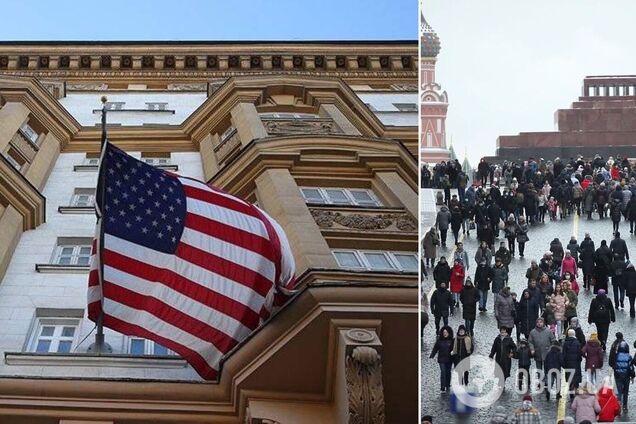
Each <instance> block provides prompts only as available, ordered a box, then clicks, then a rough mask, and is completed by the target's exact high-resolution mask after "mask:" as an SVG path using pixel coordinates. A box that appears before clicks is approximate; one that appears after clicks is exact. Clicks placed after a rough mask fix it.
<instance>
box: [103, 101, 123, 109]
mask: <svg viewBox="0 0 636 424" xmlns="http://www.w3.org/2000/svg"><path fill="white" fill-rule="evenodd" d="M125 104H126V102H106V105H105V106H104V107H105V108H106V110H122V109H123V108H124V105H125Z"/></svg>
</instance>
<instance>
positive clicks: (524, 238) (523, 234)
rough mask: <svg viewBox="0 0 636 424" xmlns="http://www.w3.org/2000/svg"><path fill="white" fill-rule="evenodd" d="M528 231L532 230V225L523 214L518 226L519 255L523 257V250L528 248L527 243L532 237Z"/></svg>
mask: <svg viewBox="0 0 636 424" xmlns="http://www.w3.org/2000/svg"><path fill="white" fill-rule="evenodd" d="M528 231H530V227H528V224H527V223H526V220H525V219H524V218H523V216H520V217H519V225H518V226H517V230H516V236H517V243H518V244H519V256H520V257H522V258H523V252H524V251H525V248H526V243H527V242H528V241H530V237H528Z"/></svg>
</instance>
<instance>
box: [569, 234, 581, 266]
mask: <svg viewBox="0 0 636 424" xmlns="http://www.w3.org/2000/svg"><path fill="white" fill-rule="evenodd" d="M566 250H569V251H570V254H571V255H572V257H573V258H574V260H575V261H576V263H577V264H578V263H579V252H580V250H581V247H580V246H579V243H578V242H577V241H576V237H574V236H572V237H571V238H570V242H569V243H568V245H567V246H566Z"/></svg>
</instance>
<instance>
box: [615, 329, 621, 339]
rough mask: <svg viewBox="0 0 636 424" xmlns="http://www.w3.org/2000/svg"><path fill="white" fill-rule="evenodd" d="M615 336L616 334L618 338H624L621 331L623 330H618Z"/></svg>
mask: <svg viewBox="0 0 636 424" xmlns="http://www.w3.org/2000/svg"><path fill="white" fill-rule="evenodd" d="M615 336H616V338H617V339H622V338H623V333H621V332H620V331H619V332H617V333H616V334H615Z"/></svg>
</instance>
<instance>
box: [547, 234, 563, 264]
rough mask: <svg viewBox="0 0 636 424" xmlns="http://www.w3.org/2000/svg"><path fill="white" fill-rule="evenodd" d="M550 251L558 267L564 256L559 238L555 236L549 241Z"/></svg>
mask: <svg viewBox="0 0 636 424" xmlns="http://www.w3.org/2000/svg"><path fill="white" fill-rule="evenodd" d="M550 252H552V260H553V261H554V263H555V264H556V265H557V267H560V266H561V262H562V261H563V256H565V252H564V251H563V244H561V240H559V239H558V238H555V239H554V240H552V241H551V242H550Z"/></svg>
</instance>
